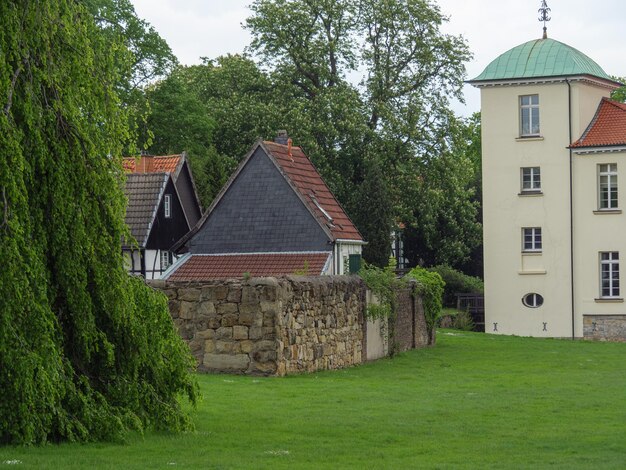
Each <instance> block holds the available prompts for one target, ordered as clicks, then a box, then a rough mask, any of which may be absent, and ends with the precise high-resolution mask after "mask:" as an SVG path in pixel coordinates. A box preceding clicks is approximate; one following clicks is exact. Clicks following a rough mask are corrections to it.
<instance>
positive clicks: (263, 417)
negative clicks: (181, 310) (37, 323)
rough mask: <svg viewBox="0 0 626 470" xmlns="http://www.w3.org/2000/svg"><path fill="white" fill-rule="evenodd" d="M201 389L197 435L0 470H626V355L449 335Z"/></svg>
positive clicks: (622, 349) (20, 457)
mask: <svg viewBox="0 0 626 470" xmlns="http://www.w3.org/2000/svg"><path fill="white" fill-rule="evenodd" d="M199 381H200V385H201V387H202V391H203V394H204V400H203V402H202V403H201V404H200V405H199V407H198V409H197V410H196V411H194V416H195V421H196V427H197V429H196V431H195V432H194V433H189V434H183V435H169V434H154V433H151V434H148V435H146V436H145V437H143V438H141V437H135V438H132V439H131V440H130V442H129V443H127V444H125V445H116V444H97V445H60V446H46V447H43V448H0V468H1V467H7V468H8V467H10V468H55V469H56V468H58V469H65V468H125V469H126V468H129V469H131V468H219V469H230V468H234V469H238V468H254V469H257V468H260V469H261V468H267V469H276V468H315V469H317V468H333V469H335V468H372V469H387V468H389V469H405V468H446V467H467V468H484V467H493V468H536V467H555V468H626V344H612V343H591V342H582V341H577V342H572V341H566V340H541V339H528V338H516V337H504V336H491V335H484V334H479V333H465V332H455V331H451V330H448V331H446V330H444V331H440V332H439V333H438V336H437V346H436V347H435V348H432V349H427V350H421V351H412V352H410V353H406V354H402V355H401V356H399V357H396V358H395V359H393V360H383V361H379V362H377V363H374V364H368V365H365V366H361V367H355V368H352V369H347V370H342V371H335V372H324V373H318V374H313V375H307V376H297V377H288V378H253V377H233V376H225V375H221V376H207V375H202V376H199ZM12 461H19V462H17V463H15V464H14V465H11V464H10V462H12Z"/></svg>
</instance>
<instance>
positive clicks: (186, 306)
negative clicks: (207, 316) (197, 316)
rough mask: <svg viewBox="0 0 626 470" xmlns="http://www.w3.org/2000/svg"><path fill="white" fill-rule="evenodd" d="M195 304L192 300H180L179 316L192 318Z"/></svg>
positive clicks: (185, 318)
mask: <svg viewBox="0 0 626 470" xmlns="http://www.w3.org/2000/svg"><path fill="white" fill-rule="evenodd" d="M195 308H196V304H195V303H194V302H181V303H180V310H179V316H180V318H182V319H183V320H191V319H193V315H194V311H195Z"/></svg>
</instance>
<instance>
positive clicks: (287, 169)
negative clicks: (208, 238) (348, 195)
mask: <svg viewBox="0 0 626 470" xmlns="http://www.w3.org/2000/svg"><path fill="white" fill-rule="evenodd" d="M259 147H260V148H261V149H263V151H264V152H265V154H267V156H268V157H269V158H270V160H271V161H272V162H273V163H274V164H275V165H276V167H277V168H278V169H279V170H280V172H281V173H282V175H283V176H284V177H285V179H286V180H287V182H288V183H289V184H290V186H291V187H292V188H293V189H294V192H295V193H296V194H297V195H298V196H299V197H300V198H301V200H302V202H303V203H304V205H305V206H306V207H307V209H308V210H309V212H310V213H311V215H312V216H313V217H314V219H315V220H316V221H317V222H318V223H319V225H320V226H321V227H322V229H323V230H324V231H325V232H326V234H327V235H328V236H329V238H330V239H332V241H336V240H339V239H342V240H353V241H355V242H361V243H364V240H363V236H362V235H361V234H360V233H359V231H358V229H357V228H356V227H355V225H354V224H353V223H352V221H351V220H350V218H349V217H348V215H347V214H346V213H345V211H344V210H343V208H342V207H341V205H340V204H339V202H338V201H337V199H335V196H334V195H333V194H332V193H331V191H330V189H329V188H328V186H327V185H326V183H325V182H324V180H323V179H322V177H321V175H320V174H319V173H318V171H317V170H316V169H315V167H314V166H313V163H311V160H309V157H307V156H306V154H305V153H304V151H303V150H302V149H301V148H300V147H295V146H291V145H289V144H288V145H283V144H278V143H276V142H269V141H259V142H257V143H256V144H255V145H254V146H253V147H252V149H251V150H250V152H249V153H248V155H247V156H246V158H245V159H244V160H243V161H242V162H241V164H240V165H239V168H237V170H236V171H235V173H234V174H233V175H232V176H231V177H230V179H229V180H228V182H227V183H226V185H224V187H223V188H222V189H221V191H220V193H219V194H218V195H217V196H216V197H215V199H214V200H213V202H212V203H211V206H210V207H209V209H208V210H207V211H206V212H205V213H204V215H203V216H202V218H201V219H200V220H199V221H198V223H197V224H196V226H195V227H194V228H193V229H192V230H190V231H189V233H187V235H185V236H184V237H183V238H181V239H180V240H179V241H178V242H176V243H175V244H174V245H173V246H172V250H173V251H179V250H180V248H181V247H182V246H184V245H185V244H186V243H187V242H188V241H189V240H190V239H192V238H193V237H194V236H195V234H196V233H198V232H199V231H200V230H201V229H202V226H203V225H204V224H205V222H206V221H207V219H208V218H209V217H210V216H211V213H212V212H213V210H214V209H215V208H216V207H217V205H218V204H219V202H220V200H221V199H222V197H223V196H224V195H225V194H226V192H227V191H228V189H229V188H230V186H231V185H232V184H233V182H234V181H235V180H236V179H237V176H238V175H239V174H240V173H241V171H242V169H243V168H244V167H245V166H246V164H247V163H248V161H249V160H250V158H252V156H253V155H254V153H255V152H256V150H257V149H258V148H259Z"/></svg>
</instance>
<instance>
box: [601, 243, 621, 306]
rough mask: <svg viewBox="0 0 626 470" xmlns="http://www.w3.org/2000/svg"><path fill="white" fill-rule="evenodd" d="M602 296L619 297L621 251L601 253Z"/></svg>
mask: <svg viewBox="0 0 626 470" xmlns="http://www.w3.org/2000/svg"><path fill="white" fill-rule="evenodd" d="M600 297H619V253H618V252H617V251H607V252H602V253H600Z"/></svg>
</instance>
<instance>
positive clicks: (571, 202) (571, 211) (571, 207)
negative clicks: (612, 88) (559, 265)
mask: <svg viewBox="0 0 626 470" xmlns="http://www.w3.org/2000/svg"><path fill="white" fill-rule="evenodd" d="M565 83H567V101H568V119H569V144H568V146H567V147H568V148H569V236H570V280H571V293H572V299H571V300H572V340H574V339H575V338H576V330H575V322H576V307H575V305H574V189H573V181H574V177H573V152H572V85H571V83H570V81H569V80H568V79H567V78H566V79H565Z"/></svg>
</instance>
